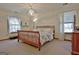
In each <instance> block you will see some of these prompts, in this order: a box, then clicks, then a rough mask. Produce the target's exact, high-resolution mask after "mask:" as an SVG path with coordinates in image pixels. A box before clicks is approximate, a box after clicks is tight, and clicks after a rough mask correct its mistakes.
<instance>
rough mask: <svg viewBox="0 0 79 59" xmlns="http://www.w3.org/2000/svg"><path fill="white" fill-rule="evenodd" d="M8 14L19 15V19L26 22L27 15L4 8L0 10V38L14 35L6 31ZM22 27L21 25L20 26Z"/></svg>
mask: <svg viewBox="0 0 79 59" xmlns="http://www.w3.org/2000/svg"><path fill="white" fill-rule="evenodd" d="M8 16H16V17H19V18H20V20H21V21H22V23H23V22H27V20H28V17H27V16H25V15H21V14H18V13H14V12H10V11H5V10H0V40H2V39H7V38H9V36H14V35H16V33H15V34H9V33H8V24H7V21H8ZM22 29H23V27H22Z"/></svg>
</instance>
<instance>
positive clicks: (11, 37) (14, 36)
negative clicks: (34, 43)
mask: <svg viewBox="0 0 79 59" xmlns="http://www.w3.org/2000/svg"><path fill="white" fill-rule="evenodd" d="M16 38H17V36H14V37H10V38H9V39H16Z"/></svg>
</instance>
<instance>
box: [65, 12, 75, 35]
mask: <svg viewBox="0 0 79 59" xmlns="http://www.w3.org/2000/svg"><path fill="white" fill-rule="evenodd" d="M68 12H73V13H74V15H73V18H74V19H73V21H72V22H64V24H66V23H73V31H72V32H65V30H64V33H65V34H71V33H73V32H74V30H75V22H76V19H75V17H76V12H75V11H68Z"/></svg>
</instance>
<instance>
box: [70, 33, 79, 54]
mask: <svg viewBox="0 0 79 59" xmlns="http://www.w3.org/2000/svg"><path fill="white" fill-rule="evenodd" d="M71 53H72V55H79V32H73V33H72V52H71Z"/></svg>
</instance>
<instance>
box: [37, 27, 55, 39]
mask: <svg viewBox="0 0 79 59" xmlns="http://www.w3.org/2000/svg"><path fill="white" fill-rule="evenodd" d="M36 29H44V30H45V29H50V30H51V31H52V32H53V36H54V38H55V26H36Z"/></svg>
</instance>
